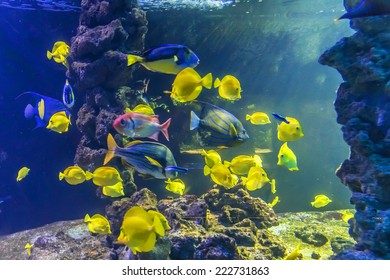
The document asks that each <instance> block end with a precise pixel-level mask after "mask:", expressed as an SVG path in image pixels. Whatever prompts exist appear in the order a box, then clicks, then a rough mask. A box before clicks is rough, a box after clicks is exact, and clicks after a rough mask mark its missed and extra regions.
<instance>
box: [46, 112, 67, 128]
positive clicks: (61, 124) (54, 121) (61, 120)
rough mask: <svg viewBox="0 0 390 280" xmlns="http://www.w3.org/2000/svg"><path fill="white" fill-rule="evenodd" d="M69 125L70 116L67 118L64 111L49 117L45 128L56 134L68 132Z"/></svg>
mask: <svg viewBox="0 0 390 280" xmlns="http://www.w3.org/2000/svg"><path fill="white" fill-rule="evenodd" d="M70 124H71V122H70V115H69V116H67V115H66V112H65V111H61V112H57V113H55V114H54V115H52V116H51V117H50V120H49V123H48V124H47V126H46V128H47V129H50V130H52V131H55V132H58V133H63V132H67V131H68V127H69V125H70Z"/></svg>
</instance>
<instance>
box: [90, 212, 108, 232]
mask: <svg viewBox="0 0 390 280" xmlns="http://www.w3.org/2000/svg"><path fill="white" fill-rule="evenodd" d="M84 222H85V223H87V224H88V230H89V231H90V232H92V233H97V234H111V227H110V223H109V222H108V220H107V218H106V217H104V216H102V215H100V214H95V215H93V216H92V217H90V216H89V215H88V214H86V215H85V217H84Z"/></svg>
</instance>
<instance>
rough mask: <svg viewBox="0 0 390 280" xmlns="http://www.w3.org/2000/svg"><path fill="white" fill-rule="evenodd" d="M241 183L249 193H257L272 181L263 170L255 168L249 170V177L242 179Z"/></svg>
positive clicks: (258, 167)
mask: <svg viewBox="0 0 390 280" xmlns="http://www.w3.org/2000/svg"><path fill="white" fill-rule="evenodd" d="M241 181H242V184H243V185H244V186H245V187H246V189H247V190H248V191H255V190H258V189H261V188H262V187H263V186H264V185H265V184H266V183H269V181H270V180H269V178H268V175H267V173H266V172H265V170H264V169H263V168H261V167H260V166H254V167H251V169H249V173H248V177H241Z"/></svg>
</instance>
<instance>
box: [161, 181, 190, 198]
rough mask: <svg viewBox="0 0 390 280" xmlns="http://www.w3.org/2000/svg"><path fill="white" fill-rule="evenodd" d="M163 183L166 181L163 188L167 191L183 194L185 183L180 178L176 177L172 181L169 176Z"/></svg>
mask: <svg viewBox="0 0 390 280" xmlns="http://www.w3.org/2000/svg"><path fill="white" fill-rule="evenodd" d="M165 183H167V185H166V186H165V188H166V189H167V190H168V191H170V192H173V193H176V194H180V195H183V194H184V190H185V188H186V185H185V184H184V182H183V181H182V180H181V179H179V178H177V179H174V180H173V181H171V178H168V181H165Z"/></svg>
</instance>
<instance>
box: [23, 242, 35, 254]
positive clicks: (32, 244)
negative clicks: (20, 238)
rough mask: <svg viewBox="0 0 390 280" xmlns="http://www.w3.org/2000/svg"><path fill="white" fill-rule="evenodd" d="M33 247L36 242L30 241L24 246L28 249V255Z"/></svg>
mask: <svg viewBox="0 0 390 280" xmlns="http://www.w3.org/2000/svg"><path fill="white" fill-rule="evenodd" d="M32 247H34V243H29V242H27V243H26V245H25V246H24V249H26V250H27V256H30V255H31V249H32Z"/></svg>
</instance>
